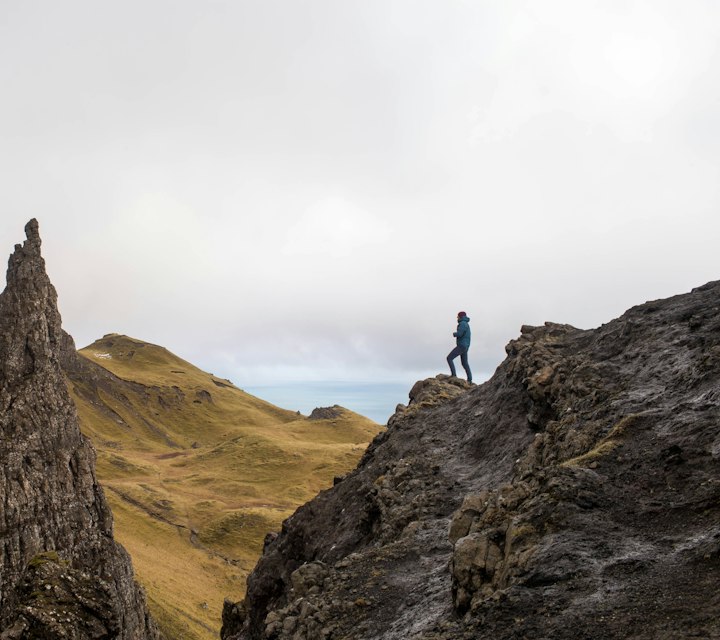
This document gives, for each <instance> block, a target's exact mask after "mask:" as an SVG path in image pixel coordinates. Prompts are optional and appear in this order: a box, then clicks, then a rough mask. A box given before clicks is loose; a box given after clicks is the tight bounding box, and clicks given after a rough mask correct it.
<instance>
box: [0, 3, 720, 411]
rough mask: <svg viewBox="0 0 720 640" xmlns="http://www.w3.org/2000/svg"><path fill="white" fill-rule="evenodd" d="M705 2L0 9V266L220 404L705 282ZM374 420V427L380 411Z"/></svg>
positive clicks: (712, 153)
mask: <svg viewBox="0 0 720 640" xmlns="http://www.w3.org/2000/svg"><path fill="white" fill-rule="evenodd" d="M719 42H720V3H718V2H716V1H715V0H708V1H702V0H673V1H664V0H647V1H633V0H619V1H612V0H602V1H597V2H594V1H590V0H566V1H560V0H533V1H519V0H518V1H513V0H502V1H501V0H494V1H489V0H488V1H479V0H478V1H471V0H466V1H460V0H435V1H433V2H428V1H422V0H406V1H401V0H282V1H277V0H254V1H247V0H232V1H231V0H228V1H222V0H202V1H201V0H197V1H195V2H190V1H187V0H167V1H157V0H142V2H139V1H136V0H123V1H122V2H108V1H99V0H87V1H85V2H81V1H77V0H65V1H63V2H57V1H55V0H52V1H50V0H46V1H45V0H40V1H32V0H0V88H1V92H2V93H1V94H0V180H1V181H2V183H1V184H2V188H0V220H1V222H0V250H1V251H2V252H4V253H5V254H9V253H10V252H11V251H12V247H13V245H14V244H15V243H16V242H19V241H21V240H22V239H23V238H24V235H23V225H24V224H25V223H26V222H27V220H28V219H30V218H31V217H37V218H38V220H39V222H40V229H41V234H42V237H43V242H44V245H43V250H44V255H45V258H46V261H47V264H48V270H49V273H50V277H51V279H52V280H53V282H54V284H55V286H56V288H57V289H58V293H59V302H60V310H61V312H62V314H63V320H64V325H65V328H66V329H67V330H68V331H69V332H70V333H71V334H73V336H74V337H75V339H76V342H77V343H78V346H84V345H86V344H88V343H90V342H92V341H93V340H95V339H96V338H98V337H100V336H102V335H103V334H105V333H109V332H119V333H125V334H128V335H131V336H134V337H137V338H141V339H144V340H147V341H150V342H155V343H159V344H162V345H163V346H166V347H168V348H169V349H171V350H172V351H174V352H175V353H177V354H178V355H180V356H182V357H184V358H186V359H189V360H191V361H192V362H193V363H195V364H197V365H199V366H201V367H202V368H204V369H206V370H209V371H212V372H214V373H216V374H218V375H222V376H223V377H228V378H230V379H232V380H233V381H234V382H236V384H239V385H240V386H252V385H258V384H264V383H270V382H272V383H277V382H284V381H288V380H297V381H310V380H335V381H375V382H378V381H379V382H383V381H395V382H405V381H407V382H408V388H409V386H410V384H411V383H412V382H413V381H414V380H416V379H417V378H420V377H423V376H426V375H431V374H435V373H438V372H442V371H445V368H446V365H445V356H446V354H447V352H448V351H449V350H450V349H451V348H452V347H453V345H454V342H453V338H452V335H451V333H452V331H453V330H454V328H455V322H454V320H455V315H456V313H457V312H458V311H459V310H464V311H466V312H467V313H468V315H469V316H470V317H471V327H472V329H473V345H472V347H471V351H470V362H471V365H473V368H474V369H475V371H476V376H475V377H476V379H480V378H481V377H483V376H486V375H488V374H490V373H491V372H492V371H493V370H494V369H495V367H496V366H497V365H498V364H499V363H500V361H501V360H502V359H503V358H504V350H503V348H504V346H505V344H506V343H507V342H508V341H509V340H510V339H513V338H515V337H517V335H518V334H519V329H520V326H521V325H522V324H541V323H542V322H544V321H546V320H552V321H557V322H564V323H570V324H573V325H575V326H579V327H582V328H591V327H595V326H598V325H600V324H602V323H604V322H607V321H609V320H611V319H612V318H614V317H617V316H618V315H620V314H621V313H622V312H623V311H625V310H626V309H627V308H628V307H630V306H633V305H635V304H639V303H642V302H644V301H646V300H649V299H656V298H661V297H667V296H670V295H674V294H677V293H683V292H686V291H689V290H690V289H691V288H692V287H694V286H698V285H701V284H704V283H705V282H707V281H709V280H713V279H718V278H720V268H719V263H720V259H719V257H718V256H719V255H720V253H719V251H718V245H719V241H720V215H719V214H720V211H719V210H718V209H719V207H718V205H719V204H720V179H719V178H720V175H719V174H720V153H719V152H720V53H719V51H718V43H719ZM402 400H403V399H402V398H398V401H402Z"/></svg>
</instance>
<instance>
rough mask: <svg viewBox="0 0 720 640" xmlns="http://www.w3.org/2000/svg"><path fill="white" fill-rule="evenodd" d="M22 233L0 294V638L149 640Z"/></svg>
mask: <svg viewBox="0 0 720 640" xmlns="http://www.w3.org/2000/svg"><path fill="white" fill-rule="evenodd" d="M25 231H26V234H27V240H26V241H25V243H24V244H23V245H16V246H15V251H14V253H13V254H12V256H11V257H10V262H9V266H8V271H7V288H6V289H5V291H4V292H3V293H2V294H0V462H1V464H0V491H2V502H1V503H0V544H1V545H2V572H1V573H0V638H2V640H25V639H27V640H29V639H39V638H47V639H52V638H69V639H73V640H85V639H100V638H103V639H110V638H113V639H114V638H118V639H122V640H145V639H155V638H157V637H158V633H157V631H156V628H155V624H154V623H153V621H152V619H151V618H150V616H149V614H148V611H147V608H146V604H145V598H144V595H143V593H142V591H141V589H140V587H139V586H138V585H137V584H136V583H135V581H134V578H133V571H132V566H131V563H130V558H129V556H128V555H127V553H126V552H125V551H124V549H123V548H122V547H121V546H120V545H119V544H117V543H116V542H115V541H114V540H113V530H112V515H111V513H110V509H109V507H108V505H107V502H106V500H105V496H104V494H103V491H102V489H101V487H100V486H99V485H98V483H97V479H96V477H95V452H94V449H93V447H92V445H91V444H90V443H89V441H88V440H87V439H86V438H84V437H83V436H82V435H81V433H80V430H79V427H78V420H77V415H76V411H75V407H74V405H73V403H72V402H71V400H70V397H69V395H68V392H67V388H66V383H65V378H64V375H63V373H62V370H61V368H60V364H59V361H60V357H61V353H62V352H63V350H64V349H70V348H72V341H71V339H70V338H69V336H67V334H64V333H63V331H62V329H61V320H60V314H59V312H58V309H57V302H56V301H57V294H56V292H55V289H54V287H53V286H52V284H51V283H50V280H49V278H48V276H47V274H46V271H45V263H44V260H43V258H42V256H41V252H40V246H41V241H40V236H39V233H38V224H37V222H36V221H35V220H31V221H30V222H29V223H28V224H27V226H26V227H25Z"/></svg>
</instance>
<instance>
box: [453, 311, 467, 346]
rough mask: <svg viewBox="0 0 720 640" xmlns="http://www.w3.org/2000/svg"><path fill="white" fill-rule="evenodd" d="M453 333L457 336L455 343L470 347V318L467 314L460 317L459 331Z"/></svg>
mask: <svg viewBox="0 0 720 640" xmlns="http://www.w3.org/2000/svg"><path fill="white" fill-rule="evenodd" d="M453 335H454V336H455V337H456V338H457V340H455V344H457V346H458V347H465V348H466V349H468V348H469V347H470V318H468V317H467V316H463V317H462V318H460V321H459V322H458V326H457V331H456V332H455V333H453Z"/></svg>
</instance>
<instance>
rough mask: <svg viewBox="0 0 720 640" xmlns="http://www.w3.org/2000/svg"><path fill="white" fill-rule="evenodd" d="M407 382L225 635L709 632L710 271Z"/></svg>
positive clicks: (712, 604)
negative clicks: (351, 466) (475, 366)
mask: <svg viewBox="0 0 720 640" xmlns="http://www.w3.org/2000/svg"><path fill="white" fill-rule="evenodd" d="M507 353H508V357H507V359H506V360H505V362H503V363H502V364H501V365H500V366H499V367H498V369H497V371H496V373H495V375H494V376H493V377H492V379H491V380H489V381H488V382H486V383H485V384H483V385H481V386H477V387H475V386H471V385H467V384H462V383H463V381H459V380H457V379H452V378H448V377H447V376H438V377H437V378H433V379H429V380H425V381H421V382H419V383H417V384H416V385H415V386H414V387H413V390H412V392H411V400H410V402H409V404H408V406H407V407H406V406H403V405H400V406H399V407H398V410H397V412H396V413H395V415H394V416H393V417H392V418H391V419H390V421H389V422H388V427H389V428H388V429H387V431H385V432H383V433H381V434H380V435H379V436H377V438H376V439H375V440H374V442H373V443H372V444H371V445H370V447H369V448H368V451H367V452H366V454H365V456H364V457H363V459H362V460H361V462H360V464H359V466H358V468H357V469H356V470H355V471H353V472H352V473H350V474H348V475H347V476H346V477H345V478H344V479H343V480H342V482H339V483H337V484H336V486H334V487H333V488H332V489H329V490H327V491H324V492H322V493H320V494H319V495H318V496H317V497H316V498H315V499H314V500H312V501H311V502H309V503H308V504H306V505H304V506H303V507H301V508H300V509H298V510H297V511H296V512H295V514H294V515H293V516H292V517H290V518H289V519H288V520H286V521H285V523H284V524H283V529H282V532H281V533H280V535H279V536H278V537H277V538H276V539H275V540H273V541H272V542H270V543H269V544H267V545H266V548H265V550H264V553H263V556H262V557H261V559H260V561H259V562H258V564H257V566H256V568H255V570H254V571H253V573H252V574H251V575H250V576H249V578H248V588H247V595H246V598H245V600H244V601H243V602H242V603H235V604H233V603H231V602H226V605H225V612H224V616H223V621H224V628H223V634H222V635H223V638H224V639H225V640H239V639H244V640H250V639H253V640H255V639H257V640H259V639H261V638H262V639H265V638H268V639H276V640H290V639H293V640H300V639H308V640H309V639H318V638H319V639H341V638H342V639H345V640H351V639H358V640H359V639H368V640H370V639H381V638H382V639H383V640H407V639H416V640H419V639H425V640H431V639H432V640H462V639H467V640H469V639H471V638H472V639H488V640H490V639H493V640H495V639H500V640H502V639H506V640H510V639H521V638H556V639H566V640H570V639H573V640H575V639H583V638H587V639H597V640H600V639H602V640H606V639H609V638H610V639H612V638H617V639H619V638H636V639H641V640H651V639H653V640H655V639H658V638H667V639H670V638H685V637H702V638H713V637H720V622H718V617H717V612H718V611H720V591H718V589H717V584H718V581H719V580H720V282H713V283H709V284H707V285H705V286H703V287H699V288H698V289H695V290H693V291H692V292H691V293H689V294H686V295H682V296H676V297H674V298H670V299H668V300H660V301H656V302H652V303H647V304H645V305H641V306H638V307H635V308H633V309H631V310H630V311H628V312H627V313H626V314H624V315H623V316H622V317H621V318H618V319H617V320H614V321H612V322H609V323H608V324H606V325H603V326H602V327H600V328H598V329H594V330H589V331H583V330H580V329H576V328H574V327H571V326H568V325H561V324H553V323H547V324H546V325H544V326H541V327H528V326H524V327H523V328H522V329H521V335H520V337H519V338H518V339H517V340H513V341H512V342H510V344H509V345H508V346H507Z"/></svg>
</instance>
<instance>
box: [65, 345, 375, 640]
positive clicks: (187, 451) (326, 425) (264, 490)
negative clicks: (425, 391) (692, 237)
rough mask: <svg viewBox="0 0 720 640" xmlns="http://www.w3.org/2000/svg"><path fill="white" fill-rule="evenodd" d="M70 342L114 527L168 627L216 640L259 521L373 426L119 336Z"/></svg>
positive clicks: (335, 471)
mask: <svg viewBox="0 0 720 640" xmlns="http://www.w3.org/2000/svg"><path fill="white" fill-rule="evenodd" d="M79 354H80V355H81V357H80V358H79V359H78V361H77V362H76V363H74V365H73V366H71V367H68V368H67V370H66V373H67V375H68V387H69V389H70V392H71V395H72V397H73V399H74V400H75V403H76V405H77V408H78V413H79V415H80V421H81V427H82V429H83V432H84V433H85V434H86V435H88V436H89V437H90V438H91V439H92V441H93V443H94V444H95V447H96V449H97V451H98V462H97V471H98V476H99V479H100V481H101V483H102V485H103V487H104V488H105V491H106V494H107V497H108V500H109V502H110V504H111V507H112V510H113V514H114V516H115V534H116V537H117V539H118V540H119V541H120V542H121V543H122V544H123V545H124V546H125V547H126V549H127V550H128V551H129V552H130V554H131V556H132V559H133V564H134V566H135V570H136V572H137V575H138V579H139V581H140V582H141V583H142V584H143V585H144V587H145V589H146V591H147V594H148V599H149V602H150V606H151V610H152V612H153V614H154V616H155V617H156V619H157V620H158V622H159V624H160V625H161V627H162V629H163V631H164V632H165V634H166V635H167V637H168V638H173V639H176V640H183V639H187V640H189V639H203V640H204V639H208V640H209V639H210V638H212V639H213V640H215V639H216V638H218V637H219V629H220V624H221V623H220V615H221V609H222V603H223V599H224V598H225V597H226V596H230V597H232V598H233V599H240V597H241V596H242V595H243V591H244V588H245V577H246V575H247V573H248V571H249V570H250V569H251V568H252V566H253V565H254V564H255V561H256V559H257V557H258V555H259V553H260V551H261V550H262V544H263V539H264V536H265V534H266V533H267V532H269V531H273V530H278V529H279V526H280V523H281V521H282V520H283V519H284V518H286V517H287V516H289V515H290V514H291V513H292V512H293V511H294V509H295V508H296V507H297V506H298V505H299V504H301V503H303V502H306V501H307V500H308V499H310V498H311V497H312V496H314V495H315V494H316V493H317V492H318V491H319V490H321V489H323V488H326V487H328V486H330V485H331V484H332V479H333V477H334V476H336V475H342V474H344V473H346V472H347V471H348V470H349V469H351V468H353V467H354V466H355V464H356V463H357V460H358V458H359V457H360V455H361V454H362V452H363V451H364V450H365V447H366V446H367V443H368V442H369V441H370V440H371V439H372V438H373V436H374V435H375V434H376V433H377V432H378V431H379V429H380V427H379V425H377V424H375V423H374V422H372V421H370V420H368V419H367V418H364V417H362V416H359V415H357V414H354V413H352V412H351V411H348V410H345V409H338V410H337V411H335V412H332V411H331V412H329V415H330V417H328V418H326V419H318V420H311V419H309V418H306V417H304V416H301V415H299V414H297V413H294V412H290V411H285V410H283V409H279V408H278V407H275V406H273V405H271V404H269V403H267V402H264V401H262V400H260V399H258V398H255V397H253V396H251V395H250V394H247V393H245V392H243V391H242V390H240V389H238V388H236V387H235V386H234V385H233V384H232V383H231V382H230V381H228V380H222V379H220V378H217V377H215V376H213V375H211V374H208V373H206V372H204V371H201V370H200V369H198V368H197V367H195V366H193V365H192V364H190V363H189V362H186V361H184V360H182V359H180V358H178V357H177V356H175V355H173V354H172V353H170V352H169V351H167V350H166V349H164V348H162V347H158V346H156V345H152V344H148V343H145V342H142V341H139V340H134V339H132V338H128V337H127V336H121V335H117V334H111V335H108V336H105V337H104V338H102V339H101V340H98V341H97V342H95V343H93V344H92V345H90V346H88V347H86V348H84V349H81V350H80V351H79ZM333 414H335V415H333Z"/></svg>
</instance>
